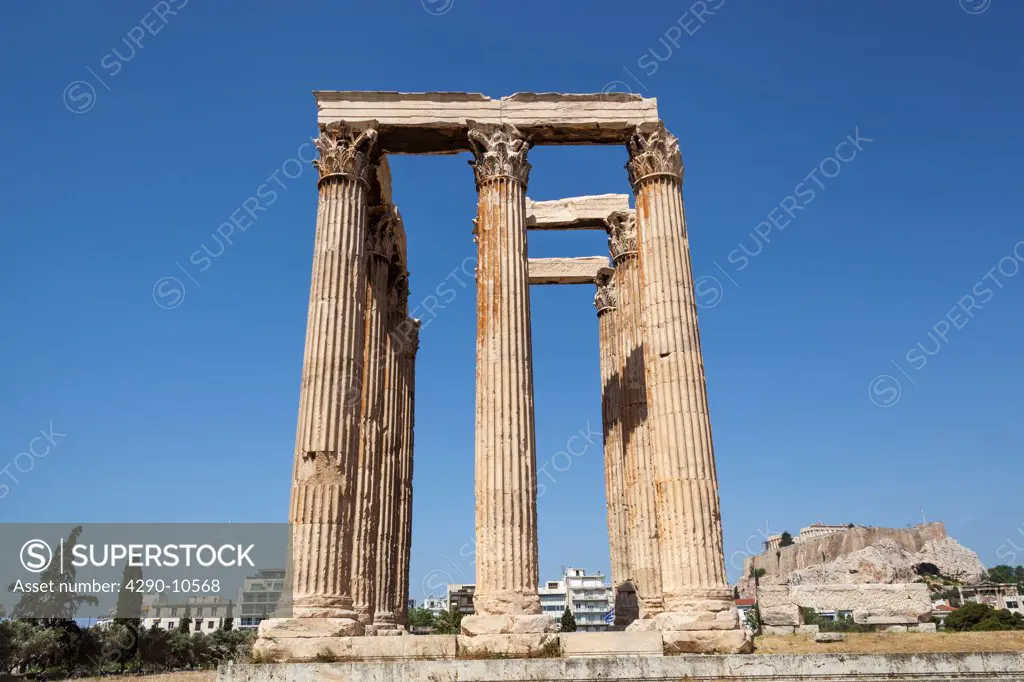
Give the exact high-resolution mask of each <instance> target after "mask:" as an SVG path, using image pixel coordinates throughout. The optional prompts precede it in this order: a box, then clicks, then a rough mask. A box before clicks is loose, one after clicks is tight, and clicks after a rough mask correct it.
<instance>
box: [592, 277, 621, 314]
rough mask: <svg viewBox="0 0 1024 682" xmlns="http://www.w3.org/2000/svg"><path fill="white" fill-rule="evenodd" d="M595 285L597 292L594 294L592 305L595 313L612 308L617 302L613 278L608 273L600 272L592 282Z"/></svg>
mask: <svg viewBox="0 0 1024 682" xmlns="http://www.w3.org/2000/svg"><path fill="white" fill-rule="evenodd" d="M594 283H595V284H596V285H597V293H596V294H595V295H594V307H595V308H597V314H598V315H600V314H601V313H604V312H607V311H609V310H614V309H615V305H616V303H617V299H616V291H615V280H614V279H612V275H611V274H610V273H601V274H599V275H598V276H597V279H596V280H595V282H594Z"/></svg>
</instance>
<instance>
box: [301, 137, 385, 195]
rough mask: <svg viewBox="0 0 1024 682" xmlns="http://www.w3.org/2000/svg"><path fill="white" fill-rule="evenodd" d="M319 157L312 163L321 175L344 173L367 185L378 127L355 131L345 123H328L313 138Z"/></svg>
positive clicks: (374, 153)
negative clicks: (332, 124)
mask: <svg viewBox="0 0 1024 682" xmlns="http://www.w3.org/2000/svg"><path fill="white" fill-rule="evenodd" d="M315 144H316V148H317V151H319V152H320V158H319V159H316V160H315V161H313V165H315V166H316V168H317V170H318V171H320V177H321V179H322V178H325V177H327V176H328V175H347V176H350V177H353V178H355V179H357V180H362V181H363V182H364V183H366V184H367V186H369V184H370V177H371V175H372V169H373V164H374V157H375V155H376V151H377V149H376V147H377V130H376V129H375V128H367V129H365V130H361V131H355V130H352V129H351V128H349V127H347V126H344V125H336V126H327V127H325V128H324V129H323V130H321V132H320V137H318V138H317V139H316V142H315Z"/></svg>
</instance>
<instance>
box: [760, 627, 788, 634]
mask: <svg viewBox="0 0 1024 682" xmlns="http://www.w3.org/2000/svg"><path fill="white" fill-rule="evenodd" d="M761 630H762V631H763V632H764V634H766V635H792V634H794V633H795V632H796V626H795V625H763V626H761Z"/></svg>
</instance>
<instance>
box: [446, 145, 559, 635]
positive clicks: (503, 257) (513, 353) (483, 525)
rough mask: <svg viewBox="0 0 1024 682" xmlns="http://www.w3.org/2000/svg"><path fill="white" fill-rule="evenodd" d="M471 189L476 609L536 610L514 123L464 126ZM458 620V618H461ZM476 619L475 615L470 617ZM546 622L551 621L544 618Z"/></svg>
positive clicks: (532, 453) (521, 166)
mask: <svg viewBox="0 0 1024 682" xmlns="http://www.w3.org/2000/svg"><path fill="white" fill-rule="evenodd" d="M468 134H469V140H470V143H471V144H472V147H473V155H474V161H473V162H472V165H473V171H474V174H475V177H476V185H477V191H478V194H479V200H478V206H477V219H476V239H477V244H478V249H479V262H478V266H477V353H476V367H477V384H476V463H475V466H476V532H477V538H476V540H477V542H476V579H477V587H476V593H475V595H474V599H473V602H474V607H475V609H476V615H473V616H467V617H466V618H464V619H463V628H464V631H465V632H467V633H468V632H481V629H482V626H483V625H485V624H486V623H488V622H489V621H487V620H486V618H487V617H488V616H517V615H534V614H540V613H541V608H540V598H539V596H538V594H537V583H538V573H537V571H538V568H537V484H536V475H537V474H536V436H535V431H534V417H533V352H532V346H531V332H530V290H529V279H528V269H527V257H526V221H525V209H526V194H525V192H526V183H527V179H528V177H529V172H530V165H529V163H528V162H527V160H526V154H527V150H528V149H529V143H528V142H527V140H526V139H524V138H523V136H522V135H521V134H520V133H519V131H517V130H516V129H515V128H514V127H512V126H509V125H504V126H475V127H473V128H471V129H470V130H469V133H468ZM467 621H468V622H467ZM474 621H477V622H474ZM550 623H551V629H552V630H553V629H554V618H551V619H550Z"/></svg>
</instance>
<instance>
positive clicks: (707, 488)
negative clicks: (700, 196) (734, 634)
mask: <svg viewBox="0 0 1024 682" xmlns="http://www.w3.org/2000/svg"><path fill="white" fill-rule="evenodd" d="M629 151H630V161H629V164H628V166H627V167H628V170H629V174H630V181H631V183H632V185H633V189H634V191H635V193H636V197H637V228H638V229H637V232H638V252H639V263H640V272H641V281H642V282H643V284H644V289H643V292H642V293H643V315H644V323H645V324H644V326H645V336H644V347H645V352H644V360H645V362H646V374H647V396H648V405H649V409H650V413H649V419H650V420H651V421H652V423H653V427H654V428H653V431H654V436H655V441H654V454H655V458H654V465H655V466H654V471H655V477H656V484H657V515H658V523H659V533H660V537H661V570H662V582H663V589H664V596H665V608H666V610H667V611H672V612H689V613H693V614H697V615H699V616H700V619H701V620H704V619H705V618H706V617H708V616H707V614H708V613H711V612H719V611H720V612H722V615H721V616H719V619H720V620H723V622H722V623H721V624H720V625H719V627H725V626H731V624H729V623H727V622H726V621H728V619H729V618H730V616H729V615H728V613H727V612H732V611H734V608H732V595H731V593H730V591H729V588H728V584H727V582H726V575H725V556H724V553H723V549H722V524H721V514H720V508H719V499H718V483H717V477H716V473H715V457H714V450H713V446H712V441H711V420H710V417H709V413H708V399H707V387H706V382H705V378H704V363H703V358H702V356H701V347H700V334H699V331H698V328H697V306H696V302H695V300H694V295H693V272H692V270H691V266H690V252H689V243H688V240H687V234H686V219H685V216H684V213H683V195H682V177H683V164H682V158H681V156H680V154H679V146H678V141H677V140H676V139H675V137H673V136H672V135H670V134H669V133H667V132H666V131H665V129H664V127H659V129H658V130H657V131H656V132H654V133H651V134H640V133H637V134H636V135H634V136H633V138H632V139H631V140H630V145H629ZM731 617H732V618H734V616H731Z"/></svg>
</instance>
